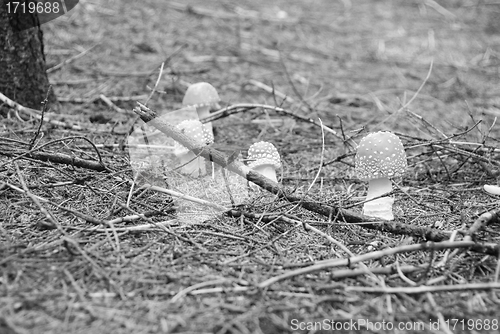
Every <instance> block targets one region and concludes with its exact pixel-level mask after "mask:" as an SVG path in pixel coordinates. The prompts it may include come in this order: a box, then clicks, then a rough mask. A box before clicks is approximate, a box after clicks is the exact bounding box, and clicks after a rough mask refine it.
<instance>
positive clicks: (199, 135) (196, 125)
mask: <svg viewBox="0 0 500 334" xmlns="http://www.w3.org/2000/svg"><path fill="white" fill-rule="evenodd" d="M176 128H177V129H178V130H179V131H181V132H182V133H184V134H185V135H186V136H188V137H189V138H191V139H193V140H194V141H196V143H197V145H198V147H203V146H206V145H209V144H212V143H213V142H214V135H213V133H211V132H210V131H208V130H207V129H206V127H205V126H204V125H203V124H202V123H201V122H200V121H199V120H197V119H189V120H184V121H182V122H180V123H179V124H177V126H176ZM174 146H175V148H174V154H176V155H180V154H185V153H187V152H189V150H188V149H187V148H186V147H184V146H183V145H181V144H180V143H178V142H175V145H174Z"/></svg>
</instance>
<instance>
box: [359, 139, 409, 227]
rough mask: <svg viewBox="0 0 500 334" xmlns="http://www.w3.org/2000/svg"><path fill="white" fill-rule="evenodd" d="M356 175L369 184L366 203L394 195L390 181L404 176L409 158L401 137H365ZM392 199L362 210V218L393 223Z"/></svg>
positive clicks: (370, 203)
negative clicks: (388, 194)
mask: <svg viewBox="0 0 500 334" xmlns="http://www.w3.org/2000/svg"><path fill="white" fill-rule="evenodd" d="M355 160H356V174H357V175H358V178H359V179H360V180H363V181H369V183H368V194H367V196H366V200H370V199H372V198H375V197H379V196H381V195H384V194H387V193H389V192H391V191H392V182H391V180H390V178H393V177H399V176H403V174H404V172H405V170H406V167H407V162H406V154H405V150H404V147H403V144H402V143H401V140H400V139H399V137H398V136H396V135H395V134H393V133H391V132H387V131H379V132H375V133H371V134H369V135H367V136H366V137H364V138H363V139H362V140H361V142H360V143H359V146H358V152H357V154H356V159H355ZM393 203H394V199H393V198H391V197H381V198H378V199H375V200H372V201H369V202H366V203H365V204H364V206H363V214H364V215H367V216H372V217H377V218H381V219H384V220H393V219H394V215H393V213H392V204H393Z"/></svg>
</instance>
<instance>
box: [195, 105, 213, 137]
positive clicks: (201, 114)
mask: <svg viewBox="0 0 500 334" xmlns="http://www.w3.org/2000/svg"><path fill="white" fill-rule="evenodd" d="M196 112H197V113H198V118H199V119H200V120H201V119H203V118H206V117H208V116H209V115H210V106H208V105H203V106H201V107H196ZM204 125H205V128H206V129H207V130H208V131H210V132H211V133H213V129H212V122H210V123H204Z"/></svg>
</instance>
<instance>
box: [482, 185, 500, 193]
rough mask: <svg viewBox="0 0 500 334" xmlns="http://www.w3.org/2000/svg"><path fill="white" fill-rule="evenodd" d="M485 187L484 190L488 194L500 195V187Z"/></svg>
mask: <svg viewBox="0 0 500 334" xmlns="http://www.w3.org/2000/svg"><path fill="white" fill-rule="evenodd" d="M483 187H484V190H485V191H486V192H487V193H488V194H492V195H500V187H499V186H491V185H488V184H485V185H484V186H483Z"/></svg>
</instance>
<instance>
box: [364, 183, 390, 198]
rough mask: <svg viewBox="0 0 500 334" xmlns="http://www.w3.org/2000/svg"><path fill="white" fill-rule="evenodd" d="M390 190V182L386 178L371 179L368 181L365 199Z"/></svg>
mask: <svg viewBox="0 0 500 334" xmlns="http://www.w3.org/2000/svg"><path fill="white" fill-rule="evenodd" d="M391 191H392V182H391V180H389V179H388V178H380V179H372V180H370V181H369V182H368V194H367V195H366V199H372V198H374V197H378V196H381V195H383V194H387V193H389V192H391Z"/></svg>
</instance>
